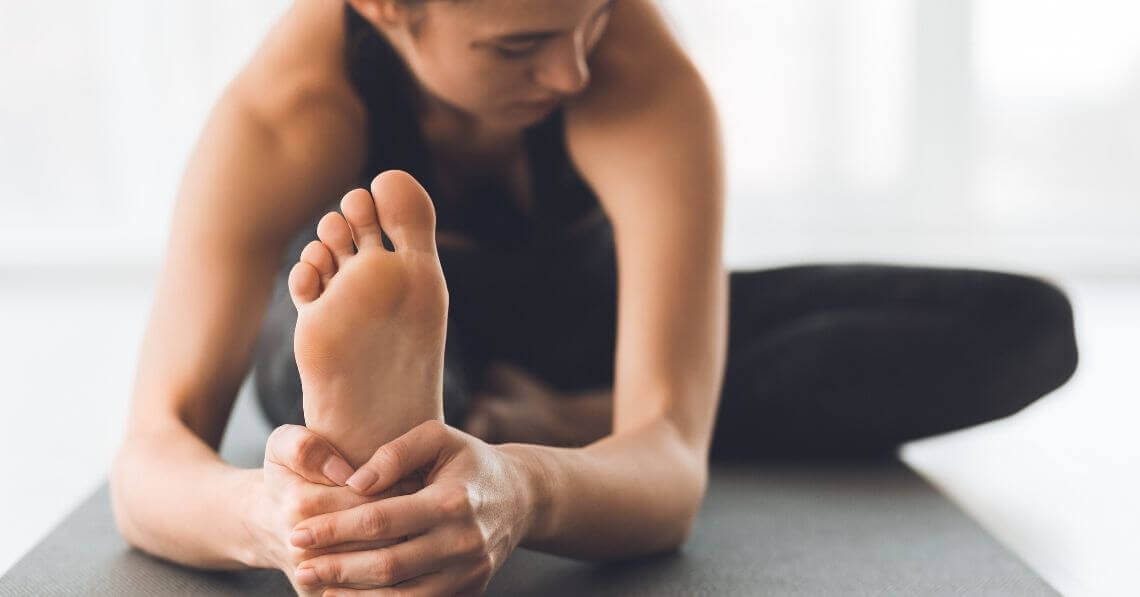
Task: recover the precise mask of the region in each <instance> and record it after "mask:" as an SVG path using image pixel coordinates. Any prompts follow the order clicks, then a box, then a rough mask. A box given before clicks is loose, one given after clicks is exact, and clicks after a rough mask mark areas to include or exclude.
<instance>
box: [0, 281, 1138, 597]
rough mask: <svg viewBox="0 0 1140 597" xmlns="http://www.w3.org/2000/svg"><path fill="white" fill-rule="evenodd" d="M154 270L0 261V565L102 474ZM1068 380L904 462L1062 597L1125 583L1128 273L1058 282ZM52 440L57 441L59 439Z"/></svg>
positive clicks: (1131, 535) (1132, 292) (1134, 532)
mask: <svg viewBox="0 0 1140 597" xmlns="http://www.w3.org/2000/svg"><path fill="white" fill-rule="evenodd" d="M152 284H153V272H152V271H149V270H142V269H137V268H136V269H131V268H125V269H117V270H116V269H95V268H91V269H87V270H81V271H73V270H61V269H58V268H51V269H49V270H47V271H39V270H35V269H31V268H29V269H23V270H21V269H0V338H2V339H3V342H2V344H0V379H2V380H3V381H4V392H3V404H4V412H5V413H6V415H7V419H6V420H7V422H8V423H9V424H8V425H6V426H5V428H4V429H3V431H0V454H2V455H3V457H4V459H5V461H6V462H8V472H7V473H6V474H5V475H4V480H3V490H2V491H0V513H2V514H0V516H2V517H3V518H2V524H3V528H4V529H5V532H4V533H3V534H0V573H2V572H4V571H6V570H8V568H9V567H10V566H11V565H12V564H14V563H15V562H16V560H18V559H19V558H20V556H22V555H23V554H24V552H26V551H27V550H28V549H29V548H30V547H31V546H32V545H34V544H35V543H36V541H38V540H39V539H40V538H41V537H42V536H43V535H44V534H45V533H47V531H48V530H50V529H51V528H52V527H53V526H54V525H55V524H56V523H58V522H59V520H60V519H61V518H62V517H63V516H64V515H65V514H66V513H67V512H68V511H69V510H70V509H71V508H72V507H74V506H75V505H76V504H77V503H78V501H79V500H80V499H82V498H83V497H85V496H86V495H87V494H88V492H90V491H91V490H92V489H93V488H94V487H95V486H96V485H97V484H99V483H100V482H101V481H102V479H103V478H104V476H105V474H106V471H107V467H108V463H109V462H110V458H111V455H112V454H113V453H114V450H115V447H116V445H117V443H118V438H119V435H120V434H121V432H122V429H123V422H124V417H125V413H126V407H127V400H128V396H129V391H130V386H131V381H132V377H133V370H134V363H135V357H136V353H137V350H138V344H139V340H140V338H141V334H142V328H143V324H144V322H145V319H146V316H147V314H148V311H149V308H150V299H151V292H152ZM1063 284H1064V286H1065V287H1066V288H1067V289H1068V290H1069V292H1070V295H1071V297H1072V299H1073V302H1074V305H1075V307H1076V310H1077V320H1078V322H1077V324H1078V334H1079V340H1080V347H1081V351H1082V353H1081V365H1080V369H1079V371H1078V373H1077V376H1076V377H1075V378H1074V379H1073V380H1072V381H1071V382H1070V383H1069V384H1068V385H1067V386H1066V387H1064V388H1062V389H1061V390H1059V391H1057V392H1056V393H1054V394H1053V395H1051V396H1049V397H1048V398H1047V399H1046V400H1043V401H1041V402H1039V403H1038V404H1036V405H1034V406H1032V407H1030V408H1029V409H1027V410H1026V411H1025V412H1023V413H1021V414H1019V415H1018V416H1016V417H1014V418H1012V419H1010V420H1007V421H1002V422H998V423H994V424H990V425H986V426H983V427H980V428H975V429H971V430H968V431H964V432H959V433H955V434H951V435H947V436H943V437H939V438H934V439H929V440H924V441H922V442H917V443H914V444H911V445H909V446H907V447H906V448H905V449H904V452H903V454H904V458H905V459H906V461H907V462H908V463H910V464H911V465H912V466H913V467H914V468H916V469H917V470H919V471H920V472H921V473H922V474H923V475H925V476H926V477H927V478H929V479H930V480H931V481H933V482H934V483H936V484H938V485H939V486H940V487H941V488H942V489H943V490H944V491H946V492H947V493H948V494H949V495H950V496H951V497H952V498H953V499H955V500H956V501H958V503H959V504H961V505H962V506H963V507H964V508H965V509H966V510H967V511H968V512H970V513H971V514H972V515H973V516H975V517H976V518H977V519H978V520H979V521H980V522H981V523H982V524H983V525H984V526H985V527H987V528H988V529H989V530H990V531H991V532H992V533H993V534H994V535H995V536H997V537H998V538H999V539H1000V540H1001V541H1002V542H1004V543H1005V544H1006V545H1008V546H1009V547H1010V549H1012V550H1013V551H1014V552H1015V553H1017V554H1018V555H1020V556H1021V557H1022V558H1023V559H1024V560H1025V561H1026V562H1027V563H1028V564H1029V565H1030V566H1031V567H1033V568H1034V569H1035V570H1037V572H1038V573H1039V574H1041V575H1042V576H1043V577H1044V578H1045V579H1046V580H1048V581H1049V582H1050V583H1052V584H1053V585H1054V586H1055V587H1056V588H1058V589H1059V590H1061V591H1062V592H1063V593H1065V594H1067V595H1122V594H1130V593H1132V594H1134V591H1135V590H1136V587H1140V567H1138V566H1137V565H1136V559H1135V556H1136V555H1137V554H1140V515H1138V514H1137V513H1136V504H1138V503H1140V478H1138V477H1137V474H1136V469H1137V465H1138V464H1140V440H1138V439H1137V437H1138V435H1137V426H1138V425H1140V401H1138V400H1137V398H1140V377H1138V376H1137V369H1136V366H1135V363H1134V361H1133V359H1132V358H1130V356H1129V355H1130V354H1134V353H1131V350H1130V349H1131V348H1132V346H1133V345H1134V344H1135V343H1136V342H1137V340H1138V339H1140V311H1138V310H1137V307H1138V306H1140V280H1135V279H1134V280H1113V279H1071V280H1065V281H1063ZM61 438H67V439H66V440H62V441H61Z"/></svg>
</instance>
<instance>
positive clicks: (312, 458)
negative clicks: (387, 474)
mask: <svg viewBox="0 0 1140 597" xmlns="http://www.w3.org/2000/svg"><path fill="white" fill-rule="evenodd" d="M265 460H266V462H272V463H274V464H277V465H279V466H283V467H285V468H288V469H290V470H292V471H293V472H295V473H297V474H298V475H300V476H302V477H304V478H305V479H307V480H309V481H311V482H313V483H320V484H323V485H344V484H345V482H346V481H347V480H348V478H349V476H350V475H352V474H353V470H352V467H351V466H349V464H348V461H347V460H345V459H344V456H342V455H341V454H340V452H338V451H337V450H336V448H334V447H333V446H332V444H330V443H329V442H327V441H325V439H324V438H322V437H321V436H319V435H317V434H315V433H313V432H312V431H310V430H309V429H308V428H307V427H302V426H300V425H282V426H280V427H278V428H277V429H274V430H273V433H271V434H269V439H268V440H266V442H265Z"/></svg>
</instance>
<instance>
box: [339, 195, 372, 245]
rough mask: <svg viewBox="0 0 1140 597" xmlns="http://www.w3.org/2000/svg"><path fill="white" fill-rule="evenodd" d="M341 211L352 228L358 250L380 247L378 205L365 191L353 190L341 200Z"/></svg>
mask: <svg viewBox="0 0 1140 597" xmlns="http://www.w3.org/2000/svg"><path fill="white" fill-rule="evenodd" d="M340 211H341V212H343V213H344V218H345V219H346V220H348V225H349V226H350V227H351V228H352V238H353V239H355V240H356V247H357V248H358V249H366V248H369V247H378V246H380V223H379V222H378V221H377V220H376V203H375V202H374V201H372V195H370V194H369V193H368V191H366V190H364V189H353V190H352V191H349V192H348V194H347V195H345V196H344V198H343V199H341V200H340Z"/></svg>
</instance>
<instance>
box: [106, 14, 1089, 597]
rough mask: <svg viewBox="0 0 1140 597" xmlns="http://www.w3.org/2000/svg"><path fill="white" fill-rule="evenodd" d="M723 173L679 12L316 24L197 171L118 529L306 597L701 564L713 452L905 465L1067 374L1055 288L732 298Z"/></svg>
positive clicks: (211, 126)
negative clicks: (237, 448)
mask: <svg viewBox="0 0 1140 597" xmlns="http://www.w3.org/2000/svg"><path fill="white" fill-rule="evenodd" d="M719 152H720V146H719V142H718V139H717V127H716V119H715V114H714V110H713V107H712V103H711V101H710V99H709V96H708V93H707V91H706V89H705V87H704V85H703V83H702V81H701V78H700V76H699V75H698V73H697V72H696V70H695V69H694V68H693V66H692V64H691V63H690V61H689V60H688V58H687V57H686V56H685V55H684V53H683V52H682V51H681V49H680V48H679V47H678V45H677V43H676V42H675V41H674V40H673V38H672V36H671V35H670V34H669V32H668V31H667V28H666V27H665V26H664V25H663V23H662V21H661V19H660V17H659V15H658V14H657V12H656V10H655V9H654V7H653V6H652V4H651V3H650V2H649V0H617V1H614V0H608V1H607V0H528V1H525V2H524V1H519V0H438V1H433V2H423V1H410V0H348V2H347V3H340V2H334V1H331V0H296V2H295V4H294V5H293V6H292V7H291V9H290V10H289V11H288V13H287V14H286V15H285V16H284V17H283V18H282V19H281V21H280V23H279V24H278V25H277V27H276V28H275V29H274V30H273V31H272V32H271V33H270V34H269V36H268V38H267V39H266V40H265V42H264V43H263V45H262V46H261V48H260V49H259V50H258V52H257V53H256V55H255V56H254V57H253V59H252V60H251V61H250V63H249V65H248V66H247V67H246V68H245V69H244V70H243V71H242V72H241V73H240V74H239V75H238V77H237V78H236V79H235V80H234V82H233V83H232V84H231V86H230V87H229V88H228V89H227V90H226V92H225V93H224V95H223V97H222V98H221V99H220V100H219V102H218V104H217V106H216V108H215V110H214V112H213V113H212V115H211V117H210V120H209V123H208V124H207V126H206V129H205V132H204V134H203V136H202V138H201V140H200V141H199V144H198V147H197V149H196V150H195V152H194V154H193V157H192V159H191V161H190V163H189V165H188V168H187V173H186V176H185V179H184V182H183V185H182V188H181V191H180V196H179V199H178V202H177V206H176V209H175V215H174V228H173V232H172V237H171V242H170V246H169V249H168V256H167V261H166V266H165V269H164V275H163V278H162V281H161V284H160V288H159V292H158V296H157V298H156V307H155V311H154V313H153V315H152V318H151V322H150V325H149V327H148V332H147V336H146V339H145V343H144V349H143V352H142V359H141V362H140V366H139V377H138V381H137V385H136V392H135V397H134V400H133V405H132V410H131V420H130V423H129V427H128V433H127V437H126V439H125V441H124V443H123V446H122V448H121V450H120V453H119V455H118V458H117V459H116V463H115V469H114V475H113V481H112V491H113V503H114V508H115V513H116V518H117V521H118V524H119V528H120V530H121V532H122V534H123V535H124V537H126V538H127V540H128V541H130V542H131V543H132V544H133V545H135V546H138V547H139V548H141V549H144V550H147V551H149V552H151V553H154V554H156V555H159V556H161V557H165V558H169V559H172V560H176V561H178V562H182V563H184V564H187V565H192V566H199V567H204V568H230V569H236V568H245V567H276V568H280V569H281V570H283V571H284V572H285V573H286V574H287V575H288V576H289V578H290V581H291V582H292V583H293V586H294V587H295V588H296V589H297V590H298V592H301V593H318V592H320V591H322V590H326V589H327V591H326V593H325V594H330V593H333V592H337V593H338V594H339V593H341V592H343V593H344V594H351V593H353V592H356V591H359V592H361V594H397V593H394V592H392V591H394V590H399V591H401V592H400V593H399V594H403V592H405V591H406V592H407V593H409V594H455V593H479V592H481V591H482V590H483V589H485V587H486V585H487V583H488V582H489V579H490V578H491V576H492V575H493V574H494V572H495V571H496V570H497V569H498V568H499V566H500V565H501V564H502V562H503V561H504V559H505V558H506V557H507V556H508V555H509V554H510V553H511V551H512V550H513V549H514V548H515V547H517V546H519V545H524V546H527V547H531V548H535V549H541V550H544V551H548V552H553V553H559V554H563V555H569V556H574V557H582V558H591V559H603V558H618V557H625V556H631V555H635V554H642V553H647V552H653V551H660V550H667V549H673V548H676V547H678V546H679V545H680V544H682V543H683V542H684V540H685V537H686V536H687V535H688V533H689V531H690V528H691V525H692V523H693V520H694V518H695V516H696V513H697V510H698V508H699V505H700V503H701V500H702V497H703V493H704V488H705V485H706V478H707V464H706V463H707V461H708V460H709V457H710V455H711V456H712V457H713V458H720V459H724V458H765V457H793V456H797V457H798V456H827V457H831V456H851V455H860V456H868V455H874V456H877V455H882V454H884V453H887V452H889V451H890V450H892V449H893V448H894V447H895V446H896V445H897V444H898V443H899V442H902V441H905V440H908V439H912V438H916V437H921V436H924V435H928V434H932V433H938V432H942V431H947V430H951V429H957V428H960V427H964V426H968V425H972V424H976V423H979V422H982V421H987V420H991V419H994V418H997V417H1001V416H1005V415H1008V414H1011V413H1013V412H1015V411H1017V410H1019V409H1020V408H1022V407H1024V406H1025V405H1027V404H1029V403H1031V402H1032V401H1034V400H1035V399H1037V398H1038V397H1040V396H1041V395H1043V394H1045V393H1047V392H1049V391H1050V390H1052V389H1053V388H1055V387H1057V386H1059V385H1060V384H1061V383H1063V382H1064V381H1065V380H1066V379H1067V378H1068V377H1069V376H1070V375H1071V373H1072V371H1073V369H1074V368H1075V366H1076V349H1075V346H1074V342H1073V333H1072V318H1071V311H1070V308H1069V304H1068V302H1067V300H1066V299H1065V297H1064V296H1063V295H1062V294H1061V293H1060V292H1059V291H1058V290H1056V289H1055V288H1054V287H1052V286H1051V285H1049V284H1047V283H1044V282H1042V281H1039V280H1035V279H1030V278H1024V277H1019V276H1012V275H1006V274H998V273H989V272H978V271H966V270H934V269H916V268H900V267H885V266H867V265H864V266H815V267H795V268H784V269H779V270H772V271H763V272H749V273H734V274H732V275H731V276H728V275H726V273H725V272H724V271H723V269H722V266H721V253H720V245H721V236H722V228H721V226H722V218H723V183H722V174H721V156H720V153H719ZM378 174H379V175H378ZM356 184H361V186H362V187H365V188H367V189H368V190H365V189H364V188H356V189H353V186H354V185H356ZM349 189H352V190H349ZM346 190H348V193H347V194H344V192H345V191H346ZM342 195H343V196H342ZM337 198H339V199H340V200H339V207H340V211H339V212H337V211H332V212H329V209H330V208H334V209H335V207H336V204H332V205H330V202H331V201H332V200H334V199H337ZM326 212H328V213H326ZM321 214H324V215H323V216H322V215H321ZM314 222H315V223H316V224H315V226H314ZM445 279H446V282H445ZM619 289H620V292H618V291H619ZM729 304H731V305H732V309H731V313H729V312H728V309H727V307H728V305H729ZM726 336H727V338H726ZM445 350H446V354H445ZM726 355H727V356H726ZM251 363H253V364H255V370H256V381H257V389H258V393H259V400H260V401H261V404H262V406H263V408H264V410H265V411H266V414H267V415H268V416H269V418H270V420H271V421H272V422H273V423H274V424H276V425H279V427H278V428H277V429H276V430H275V431H274V433H273V434H272V435H271V437H270V438H269V441H268V443H267V445H266V459H265V463H264V466H263V468H262V469H255V470H244V469H236V468H233V467H231V466H229V465H227V464H225V463H223V462H221V461H220V459H219V458H218V456H217V453H216V449H217V447H218V443H219V441H220V438H221V435H222V431H223V429H224V427H225V422H226V420H227V418H228V414H229V411H230V408H231V405H232V400H233V397H234V395H235V392H236V390H237V388H238V385H239V384H240V383H241V380H242V379H243V376H244V375H245V373H246V371H247V369H248V368H249V365H250V364H251ZM722 375H723V377H722ZM722 395H723V399H721V396H722ZM444 422H445V423H444ZM301 423H304V424H305V426H301V425H300V424H301ZM714 426H715V428H716V431H717V433H716V435H715V438H714V436H713V433H712V432H713V429H714ZM463 429H466V430H467V431H463ZM560 446H561V447H560ZM203 521H209V524H208V525H204V524H203Z"/></svg>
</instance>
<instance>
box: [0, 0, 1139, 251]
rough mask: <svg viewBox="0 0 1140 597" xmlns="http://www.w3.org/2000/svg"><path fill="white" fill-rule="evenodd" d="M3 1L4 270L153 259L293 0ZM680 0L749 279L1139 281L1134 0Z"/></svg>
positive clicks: (0, 242)
mask: <svg viewBox="0 0 1140 597" xmlns="http://www.w3.org/2000/svg"><path fill="white" fill-rule="evenodd" d="M0 2H3V3H4V4H5V7H4V9H3V14H4V15H5V16H4V17H3V18H0V73H2V74H3V80H4V84H3V85H4V90H5V93H4V99H3V100H2V101H0V131H3V133H2V135H0V265H2V264H8V265H31V264H37V263H62V264H75V263H79V264H123V263H128V264H143V265H145V266H148V267H153V266H154V265H155V264H157V262H158V260H159V257H160V255H161V251H162V246H163V242H164V238H165V235H166V231H167V229H168V222H167V219H168V217H169V216H168V214H169V210H170V206H171V201H172V199H173V195H174V190H175V188H176V186H177V183H178V178H179V175H180V171H181V168H182V166H183V162H184V160H185V158H186V155H187V153H188V152H189V149H190V146H191V145H192V143H193V142H194V139H195V138H196V135H197V133H198V130H199V128H200V126H201V123H202V121H203V119H204V118H205V116H206V113H207V111H208V110H209V107H210V105H211V103H212V102H213V100H214V98H215V97H216V96H217V94H218V92H219V91H220V89H221V88H222V86H224V84H225V82H226V81H227V80H228V79H229V78H230V77H231V76H232V75H233V73H234V72H235V71H236V69H237V68H238V67H239V66H240V65H241V63H242V62H243V61H244V60H245V58H246V57H247V56H248V55H249V53H250V52H251V51H252V49H253V47H254V46H255V45H256V43H257V41H258V39H259V38H260V37H261V36H262V35H263V34H264V32H265V31H266V29H267V28H268V27H269V25H270V24H271V23H272V21H273V20H274V19H275V17H276V16H277V15H278V14H279V13H280V12H281V11H282V9H283V8H284V7H285V5H286V4H287V0H244V1H243V2H230V1H227V0H196V1H195V2H175V1H172V0H113V1H112V0H102V1H91V0H86V1H80V0H64V1H62V2H52V3H29V2H19V3H17V2H16V1H15V0H0ZM662 3H663V5H664V6H665V7H666V8H667V10H668V11H669V16H670V20H671V22H672V23H673V24H674V25H675V28H676V29H677V31H678V32H679V34H680V35H681V37H682V39H683V41H684V43H685V44H686V46H687V47H688V48H689V49H690V51H691V53H692V54H693V56H694V58H695V59H696V61H697V62H698V64H699V65H700V66H701V67H702V69H703V70H704V72H705V74H706V77H707V78H708V80H709V82H710V84H711V86H712V88H713V90H714V92H715V94H716V96H717V99H718V102H719V104H720V107H721V110H722V120H723V122H724V129H725V139H726V142H727V146H728V156H729V183H730V184H729V189H730V198H729V201H730V202H729V218H730V221H729V224H728V233H729V236H728V240H727V245H726V253H727V260H728V262H729V263H730V264H731V265H734V266H751V265H770V264H776V263H782V262H788V261H803V260H820V259H844V260H848V259H879V260H891V261H907V262H925V263H954V264H972V265H983V266H994V267H1011V268H1022V269H1032V270H1039V271H1044V272H1063V273H1070V272H1081V273H1086V272H1114V273H1124V272H1129V273H1136V272H1138V271H1140V201H1137V200H1136V199H1135V197H1136V195H1137V189H1138V187H1140V184H1138V183H1140V174H1138V173H1140V168H1137V167H1135V165H1136V163H1137V161H1138V158H1140V124H1138V123H1140V101H1137V100H1138V99H1140V36H1137V35H1135V23H1137V22H1140V8H1138V7H1137V5H1135V4H1134V3H1131V2H1127V1H1123V0H1122V1H1115V2H1114V1H1110V0H1093V1H1090V2H1083V3H1077V2H1073V1H1068V2H1065V1H1059V0H1051V1H1044V2H1042V1H1031V0H988V1H986V2H972V3H971V2H965V1H962V2H945V1H944V0H717V1H716V2H689V1H686V0H663V2H662ZM45 239H50V241H51V242H45Z"/></svg>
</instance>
